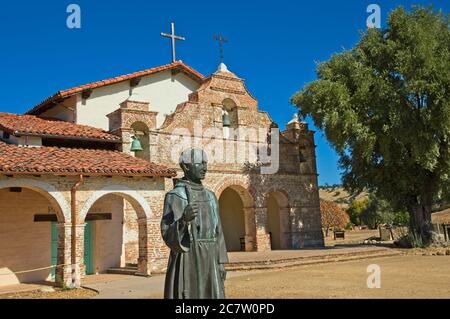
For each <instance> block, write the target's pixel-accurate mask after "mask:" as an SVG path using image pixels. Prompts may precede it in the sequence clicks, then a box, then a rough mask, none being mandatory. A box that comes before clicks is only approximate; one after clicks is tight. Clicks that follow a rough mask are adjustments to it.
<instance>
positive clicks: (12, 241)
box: [0, 181, 65, 286]
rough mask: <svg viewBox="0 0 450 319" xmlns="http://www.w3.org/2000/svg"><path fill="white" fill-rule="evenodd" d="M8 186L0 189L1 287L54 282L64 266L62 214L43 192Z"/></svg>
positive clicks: (23, 186) (56, 203)
mask: <svg viewBox="0 0 450 319" xmlns="http://www.w3.org/2000/svg"><path fill="white" fill-rule="evenodd" d="M12 182H14V181H12ZM10 184H11V185H14V186H11V187H4V188H1V189H0V230H1V231H0V286H9V285H15V284H19V283H37V282H55V281H56V271H57V270H56V265H57V264H63V263H64V244H62V245H61V243H60V242H59V240H61V239H60V238H61V236H58V231H59V227H57V225H58V223H64V221H65V218H64V213H63V210H62V209H61V207H60V205H59V204H58V202H57V200H56V199H55V198H54V197H53V196H52V195H51V194H49V193H48V192H47V191H46V190H44V189H42V188H38V187H33V186H29V187H25V186H26V185H25V184H22V183H19V182H17V183H10ZM61 251H62V252H61Z"/></svg>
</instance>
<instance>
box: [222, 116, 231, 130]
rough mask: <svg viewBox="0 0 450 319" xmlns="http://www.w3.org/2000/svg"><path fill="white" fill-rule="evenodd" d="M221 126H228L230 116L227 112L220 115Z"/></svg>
mask: <svg viewBox="0 0 450 319" xmlns="http://www.w3.org/2000/svg"><path fill="white" fill-rule="evenodd" d="M222 122H223V127H230V124H231V123H230V117H229V116H228V112H224V113H223V115H222Z"/></svg>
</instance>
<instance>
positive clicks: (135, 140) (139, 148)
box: [131, 136, 144, 152]
mask: <svg viewBox="0 0 450 319" xmlns="http://www.w3.org/2000/svg"><path fill="white" fill-rule="evenodd" d="M143 150H144V149H143V148H142V145H141V141H139V139H138V138H137V137H136V136H133V142H131V151H132V152H139V151H143Z"/></svg>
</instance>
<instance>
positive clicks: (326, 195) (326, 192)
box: [319, 187, 368, 208]
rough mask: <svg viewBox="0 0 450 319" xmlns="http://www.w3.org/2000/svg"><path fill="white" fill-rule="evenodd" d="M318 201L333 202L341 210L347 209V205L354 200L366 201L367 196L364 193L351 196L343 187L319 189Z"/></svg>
mask: <svg viewBox="0 0 450 319" xmlns="http://www.w3.org/2000/svg"><path fill="white" fill-rule="evenodd" d="M319 196H320V199H323V200H327V201H331V202H335V203H337V204H339V205H340V206H341V207H342V208H347V207H348V205H349V204H350V203H351V202H352V201H354V200H355V199H357V200H361V199H367V198H368V194H367V193H366V192H363V193H360V194H356V195H354V194H353V195H352V194H350V193H349V192H347V191H346V190H345V189H344V188H343V187H327V188H324V187H321V188H320V189H319Z"/></svg>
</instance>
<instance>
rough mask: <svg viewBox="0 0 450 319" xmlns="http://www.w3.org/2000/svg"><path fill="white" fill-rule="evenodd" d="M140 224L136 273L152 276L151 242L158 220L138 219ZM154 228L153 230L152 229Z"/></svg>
mask: <svg viewBox="0 0 450 319" xmlns="http://www.w3.org/2000/svg"><path fill="white" fill-rule="evenodd" d="M138 225H139V258H138V271H137V273H136V275H139V276H150V275H151V273H152V256H151V251H152V247H151V243H152V232H154V228H155V227H156V221H155V220H153V219H149V218H140V219H138ZM152 229H153V230H152Z"/></svg>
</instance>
